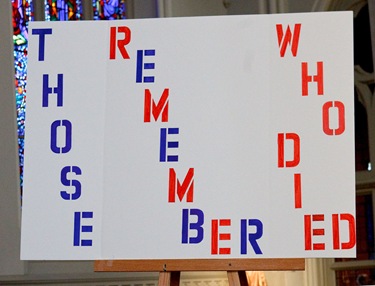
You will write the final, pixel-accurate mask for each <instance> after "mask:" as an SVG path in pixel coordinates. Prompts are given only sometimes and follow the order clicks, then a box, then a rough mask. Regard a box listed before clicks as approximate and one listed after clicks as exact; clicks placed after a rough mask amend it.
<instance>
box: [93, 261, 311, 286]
mask: <svg viewBox="0 0 375 286" xmlns="http://www.w3.org/2000/svg"><path fill="white" fill-rule="evenodd" d="M94 270H95V271H96V272H159V284H158V285H159V286H178V285H179V284H180V274H181V271H227V275H228V282H229V286H240V285H241V286H247V285H248V283H247V278H246V270H252V271H261V270H262V271H263V270H264V271H283V270H305V259H303V258H288V259H282V258H277V259H177V260H176V259H164V260H162V259H160V260H158V259H152V260H98V261H95V264H94Z"/></svg>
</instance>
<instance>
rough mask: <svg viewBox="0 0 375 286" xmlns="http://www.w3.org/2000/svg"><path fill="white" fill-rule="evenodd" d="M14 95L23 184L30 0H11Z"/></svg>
mask: <svg viewBox="0 0 375 286" xmlns="http://www.w3.org/2000/svg"><path fill="white" fill-rule="evenodd" d="M12 14H13V15H12V16H13V44H14V67H15V96H16V108H17V132H18V147H19V148H18V152H19V165H20V184H21V189H22V185H23V161H24V146H25V145H24V144H25V142H24V138H25V107H26V78H27V42H28V33H27V31H28V23H29V21H32V20H33V17H34V13H33V5H32V0H12Z"/></svg>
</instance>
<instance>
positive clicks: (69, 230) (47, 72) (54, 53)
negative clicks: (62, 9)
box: [21, 22, 109, 259]
mask: <svg viewBox="0 0 375 286" xmlns="http://www.w3.org/2000/svg"><path fill="white" fill-rule="evenodd" d="M29 34H30V44H29V75H30V77H29V78H28V98H27V108H28V117H27V119H26V120H27V123H26V124H27V128H28V136H27V139H26V140H25V141H26V146H25V154H26V155H25V158H26V160H25V170H24V189H25V194H24V202H25V203H24V205H23V215H22V223H23V228H22V237H21V258H22V259H30V258H31V259H57V258H58V259H78V257H86V258H87V259H90V258H95V257H98V256H100V255H99V253H100V248H101V245H100V243H101V242H100V233H101V202H102V195H103V194H102V189H103V188H102V182H103V179H102V173H103V171H102V165H103V126H104V94H105V89H106V88H105V85H106V80H105V78H106V76H105V72H106V68H105V67H106V59H107V58H108V40H107V38H108V37H107V35H108V34H109V29H108V28H107V24H106V23H102V24H95V25H93V22H80V23H79V24H77V23H75V24H74V26H73V24H72V23H69V22H64V23H60V22H59V23H57V22H56V23H50V22H49V23H42V22H39V23H38V22H35V23H32V24H31V25H30V33H29ZM62 34H65V35H66V34H70V35H71V39H74V40H72V41H67V40H66V39H67V37H64V40H62V37H61V35H62ZM77 39H78V40H77ZM93 47H95V48H93ZM62 50H64V51H65V52H64V53H61V51H62ZM77 59H79V61H77ZM93 79H103V80H102V81H100V80H99V81H98V80H93ZM93 130H95V131H94V132H93ZM77 158H78V159H77ZM36 162H37V163H36ZM28 190H30V191H28ZM31 210H32V211H31ZM48 217H50V218H51V219H48ZM38 221H40V224H38V223H37V222H38ZM31 226H32V227H31ZM35 234H38V235H35ZM46 248H50V249H51V251H46ZM42 250H43V251H42ZM42 253H43V254H42ZM48 253H49V254H50V255H48ZM46 254H47V255H46Z"/></svg>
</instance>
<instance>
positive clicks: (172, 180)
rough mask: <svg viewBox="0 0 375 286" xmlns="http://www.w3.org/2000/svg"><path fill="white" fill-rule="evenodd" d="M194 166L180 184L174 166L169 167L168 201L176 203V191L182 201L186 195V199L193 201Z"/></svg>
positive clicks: (189, 201)
mask: <svg viewBox="0 0 375 286" xmlns="http://www.w3.org/2000/svg"><path fill="white" fill-rule="evenodd" d="M193 179H194V168H190V169H189V171H188V172H187V174H186V176H185V179H184V181H183V182H182V184H180V181H179V180H178V179H177V178H176V172H175V170H174V169H173V168H170V169H169V196H168V202H169V203H174V202H175V201H176V193H177V195H178V198H179V199H180V202H181V201H182V198H183V197H184V196H185V195H186V201H187V202H188V203H191V202H193V195H194V180H193Z"/></svg>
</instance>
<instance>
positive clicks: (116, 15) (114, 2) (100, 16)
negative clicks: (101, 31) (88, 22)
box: [92, 0, 125, 20]
mask: <svg viewBox="0 0 375 286" xmlns="http://www.w3.org/2000/svg"><path fill="white" fill-rule="evenodd" d="M92 6H93V8H94V20H115V19H125V0H92Z"/></svg>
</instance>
